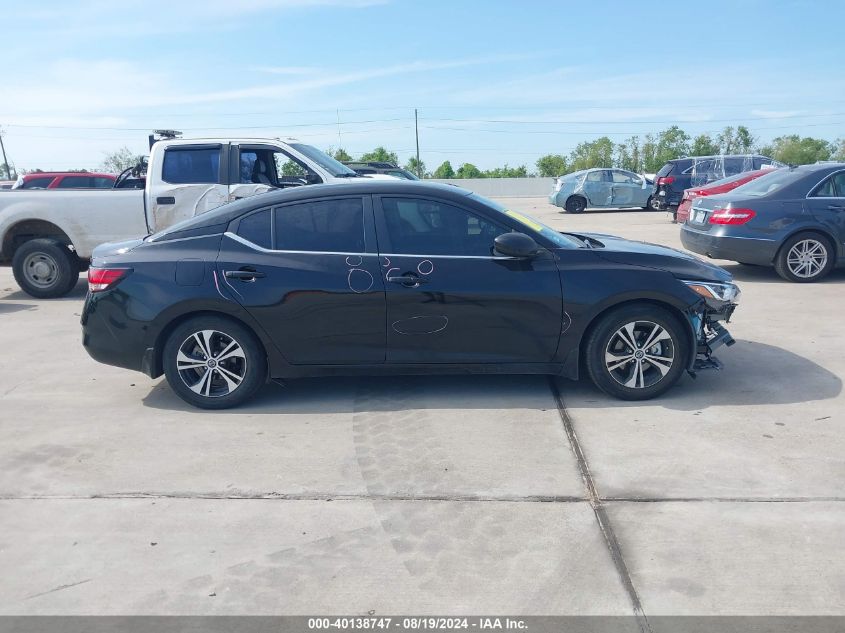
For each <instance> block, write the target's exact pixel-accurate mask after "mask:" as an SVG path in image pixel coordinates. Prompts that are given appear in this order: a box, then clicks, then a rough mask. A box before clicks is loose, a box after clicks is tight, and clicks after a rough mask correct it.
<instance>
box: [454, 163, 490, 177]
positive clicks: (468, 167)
mask: <svg viewBox="0 0 845 633" xmlns="http://www.w3.org/2000/svg"><path fill="white" fill-rule="evenodd" d="M455 177H456V178H484V174H482V173H481V170H480V169H479V168H478V167H476V166H475V165H473V164H472V163H464V164H463V165H461V166H460V167H458V171H457V172H456V173H455Z"/></svg>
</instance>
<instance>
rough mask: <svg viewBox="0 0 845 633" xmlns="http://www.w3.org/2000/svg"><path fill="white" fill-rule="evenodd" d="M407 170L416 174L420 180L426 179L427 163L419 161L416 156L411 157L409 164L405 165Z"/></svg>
mask: <svg viewBox="0 0 845 633" xmlns="http://www.w3.org/2000/svg"><path fill="white" fill-rule="evenodd" d="M405 170H406V171H409V172H411V173H412V174H416V175H417V177H418V178H425V177H426V171H425V163H424V162H423V161H421V160H420V161H418V160H417V157H416V156H411V157H410V158H409V159H408V162H407V163H405Z"/></svg>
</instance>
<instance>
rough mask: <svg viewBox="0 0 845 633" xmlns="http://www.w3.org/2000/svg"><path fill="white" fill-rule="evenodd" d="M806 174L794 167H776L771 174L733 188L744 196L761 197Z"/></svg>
mask: <svg viewBox="0 0 845 633" xmlns="http://www.w3.org/2000/svg"><path fill="white" fill-rule="evenodd" d="M805 175H806V172H802V171H798V170H794V169H776V170H775V171H773V172H772V173H770V174H766V175H765V176H760V177H759V178H757V179H756V180H752V181H751V182H747V183H745V184H744V185H740V186H739V187H737V188H736V189H734V190H733V192H734V193H737V194H742V195H744V196H751V197H754V198H759V197H761V196H765V195H767V194H770V193H772V192H773V191H777V190H778V189H783V188H784V187H786V186H787V185H791V184H792V183H794V182H796V181H798V180H800V179H801V178H803V177H804V176H805Z"/></svg>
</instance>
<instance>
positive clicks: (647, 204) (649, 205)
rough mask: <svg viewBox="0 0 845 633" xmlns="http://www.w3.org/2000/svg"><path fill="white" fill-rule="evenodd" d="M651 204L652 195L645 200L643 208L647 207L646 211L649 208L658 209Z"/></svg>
mask: <svg viewBox="0 0 845 633" xmlns="http://www.w3.org/2000/svg"><path fill="white" fill-rule="evenodd" d="M651 205H652V201H651V196H649V197H648V200H646V201H645V206H644V207H643V209H645V210H646V211H649V210H651V211H656V210H657V209H655V208H654V207H653V206H651Z"/></svg>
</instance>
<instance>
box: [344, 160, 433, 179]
mask: <svg viewBox="0 0 845 633" xmlns="http://www.w3.org/2000/svg"><path fill="white" fill-rule="evenodd" d="M343 164H344V165H346V166H347V167H349V168H350V169H353V170H355V173H357V174H360V175H362V176H370V175H374V174H386V175H388V176H393V177H394V178H401V179H402V180H419V178H418V177H417V176H416V175H415V174H412V173H411V172H409V171H408V170H407V169H402V168H401V167H399V166H398V165H394V164H393V163H385V162H380V161H368V162H362V161H349V162H345V163H343Z"/></svg>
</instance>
